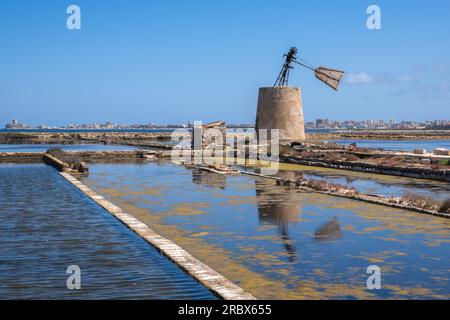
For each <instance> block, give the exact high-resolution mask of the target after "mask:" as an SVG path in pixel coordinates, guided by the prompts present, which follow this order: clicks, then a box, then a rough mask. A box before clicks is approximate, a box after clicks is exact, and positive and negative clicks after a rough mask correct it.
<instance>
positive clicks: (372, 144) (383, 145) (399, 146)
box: [329, 140, 450, 152]
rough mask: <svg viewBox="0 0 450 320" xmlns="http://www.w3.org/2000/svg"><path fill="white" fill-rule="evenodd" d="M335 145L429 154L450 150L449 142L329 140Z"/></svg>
mask: <svg viewBox="0 0 450 320" xmlns="http://www.w3.org/2000/svg"><path fill="white" fill-rule="evenodd" d="M329 142H335V143H337V144H345V145H349V144H351V143H356V145H357V146H358V147H360V148H371V149H384V150H405V151H412V150H414V149H425V150H427V151H429V152H431V151H433V149H435V148H446V149H450V140H398V141H397V140H330V141H329Z"/></svg>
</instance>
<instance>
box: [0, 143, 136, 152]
mask: <svg viewBox="0 0 450 320" xmlns="http://www.w3.org/2000/svg"><path fill="white" fill-rule="evenodd" d="M51 148H61V149H63V150H65V151H130V150H136V148H135V147H131V146H119V145H110V144H64V145H62V144H0V152H46V151H47V150H48V149H51Z"/></svg>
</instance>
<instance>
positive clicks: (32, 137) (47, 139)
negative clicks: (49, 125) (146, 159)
mask: <svg viewBox="0 0 450 320" xmlns="http://www.w3.org/2000/svg"><path fill="white" fill-rule="evenodd" d="M170 136H171V133H170V132H142V133H134V132H76V133H75V132H74V133H70V132H69V133H67V132H57V133H54V132H26V133H23V132H18V133H15V132H1V133H0V144H118V145H130V146H138V147H149V148H152V147H155V146H156V147H158V146H159V147H161V148H167V146H166V145H164V144H163V142H168V141H170Z"/></svg>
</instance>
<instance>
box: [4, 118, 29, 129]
mask: <svg viewBox="0 0 450 320" xmlns="http://www.w3.org/2000/svg"><path fill="white" fill-rule="evenodd" d="M24 128H26V126H25V125H24V124H23V123H19V122H18V121H17V120H16V119H13V120H12V121H11V123H8V124H7V125H6V126H5V129H24Z"/></svg>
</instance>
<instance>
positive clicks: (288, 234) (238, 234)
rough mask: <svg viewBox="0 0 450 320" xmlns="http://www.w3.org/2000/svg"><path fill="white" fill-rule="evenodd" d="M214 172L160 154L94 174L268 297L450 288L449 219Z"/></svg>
mask: <svg viewBox="0 0 450 320" xmlns="http://www.w3.org/2000/svg"><path fill="white" fill-rule="evenodd" d="M291 171H295V170H291ZM280 174H281V175H283V177H285V178H289V179H292V180H295V179H296V178H297V177H299V176H300V174H299V173H295V172H280ZM205 176H208V178H207V179H206V178H204V176H203V174H202V173H200V174H199V173H195V175H194V174H193V173H192V171H191V170H190V169H186V168H184V167H181V166H172V165H171V166H164V165H161V166H158V165H156V164H154V163H150V164H146V165H142V166H141V167H139V169H137V168H136V166H133V165H120V166H109V165H92V166H91V172H90V176H89V177H86V178H84V180H85V181H86V183H88V184H89V185H91V186H92V187H93V188H94V189H96V190H97V191H99V192H100V193H102V194H104V195H106V196H108V197H110V199H111V200H113V202H115V203H116V204H118V205H121V206H124V208H125V209H126V210H127V212H129V213H131V214H134V215H135V216H136V217H138V218H139V219H141V220H142V221H144V222H145V223H147V224H149V225H151V226H152V228H157V230H158V231H159V232H160V233H162V234H165V235H167V237H169V238H171V239H173V240H174V241H175V242H176V243H179V244H180V245H182V246H183V247H185V248H186V249H188V250H189V251H190V252H192V254H193V255H195V256H196V257H198V258H199V259H200V260H202V261H203V262H205V263H206V264H208V265H210V266H211V267H213V268H215V269H216V270H217V271H219V272H221V273H223V274H224V275H225V276H227V277H228V278H230V279H232V280H235V281H236V282H238V283H239V284H240V285H241V286H243V287H244V288H246V289H248V290H249V291H251V292H252V293H254V294H255V296H257V297H258V298H267V299H271V298H272V299H273V298H286V299H298V298H310V299H326V298H333V299H341V298H343V299H367V298H377V299H379V298H402V299H404V298H416V299H419V298H443V297H444V298H448V297H449V292H450V287H449V283H450V281H449V279H448V270H449V266H450V260H449V256H448V252H449V251H448V250H449V249H450V248H449V246H450V234H449V232H448V230H450V229H449V228H450V221H448V220H446V219H439V218H436V217H431V216H425V215H420V214H417V213H413V212H407V211H402V210H396V209H390V208H385V207H379V206H375V205H369V204H366V203H362V202H357V201H351V200H347V199H341V198H337V197H329V196H325V195H319V194H315V193H302V192H300V191H298V190H295V189H291V188H283V187H280V186H276V183H275V181H273V180H268V179H261V178H255V177H250V176H242V175H236V176H227V177H226V179H225V180H226V183H225V184H224V183H217V180H216V179H219V180H220V181H223V178H224V177H223V176H219V175H216V177H214V178H212V176H211V175H209V174H207V175H205ZM193 177H195V178H194V179H193ZM210 179H212V181H215V182H214V183H211V182H210V181H211V180H210ZM196 181H197V182H196ZM205 181H208V182H205ZM393 181H395V179H393ZM196 183H200V184H202V185H205V186H208V185H213V186H220V187H198V184H196ZM224 186H225V188H223V187H224ZM154 190H158V192H154ZM372 264H377V265H379V266H380V267H382V270H383V279H384V283H385V285H384V287H383V290H376V291H370V292H369V291H367V289H366V286H365V284H366V280H367V273H366V267H367V266H369V265H372Z"/></svg>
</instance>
